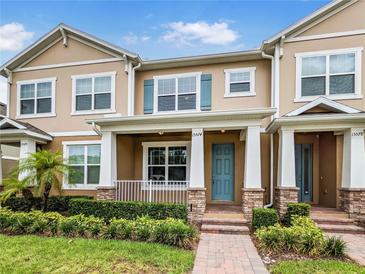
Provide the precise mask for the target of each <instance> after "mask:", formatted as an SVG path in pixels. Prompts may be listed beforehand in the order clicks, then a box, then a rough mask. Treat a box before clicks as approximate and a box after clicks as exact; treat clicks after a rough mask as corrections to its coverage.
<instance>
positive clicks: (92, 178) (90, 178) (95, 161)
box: [63, 141, 101, 188]
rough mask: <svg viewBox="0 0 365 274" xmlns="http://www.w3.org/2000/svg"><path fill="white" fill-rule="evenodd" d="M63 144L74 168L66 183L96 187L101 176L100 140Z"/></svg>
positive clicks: (82, 186)
mask: <svg viewBox="0 0 365 274" xmlns="http://www.w3.org/2000/svg"><path fill="white" fill-rule="evenodd" d="M63 145H64V155H65V157H66V159H67V161H68V164H69V166H70V168H71V170H72V172H71V174H70V176H68V178H67V182H66V181H65V183H68V185H69V186H70V187H72V186H74V187H77V188H94V187H95V186H96V185H98V184H99V177H100V153H101V145H100V142H99V141H86V142H82V141H81V142H77V141H75V142H63ZM66 187H67V186H66Z"/></svg>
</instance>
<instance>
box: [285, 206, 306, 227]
mask: <svg viewBox="0 0 365 274" xmlns="http://www.w3.org/2000/svg"><path fill="white" fill-rule="evenodd" d="M310 210H311V206H310V205H309V204H306V203H288V209H287V211H286V213H285V215H284V217H283V220H282V222H283V224H284V225H286V226H289V225H291V221H292V219H293V217H294V216H305V217H309V214H310Z"/></svg>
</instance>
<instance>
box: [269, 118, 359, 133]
mask: <svg viewBox="0 0 365 274" xmlns="http://www.w3.org/2000/svg"><path fill="white" fill-rule="evenodd" d="M351 127H358V128H364V129H365V113H356V114H343V113H333V114H310V115H303V116H292V117H280V118H277V119H275V120H273V121H272V122H271V123H270V124H269V125H268V126H267V128H266V131H267V132H268V133H275V132H276V131H277V130H278V129H279V128H286V129H293V130H294V131H298V132H318V131H339V130H344V129H348V128H351Z"/></svg>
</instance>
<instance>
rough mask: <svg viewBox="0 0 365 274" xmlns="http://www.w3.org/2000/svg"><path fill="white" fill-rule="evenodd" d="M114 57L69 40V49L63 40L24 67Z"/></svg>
mask: <svg viewBox="0 0 365 274" xmlns="http://www.w3.org/2000/svg"><path fill="white" fill-rule="evenodd" d="M112 57H113V56H112V55H110V54H108V53H105V52H102V51H99V50H97V49H95V48H93V47H90V46H87V45H85V44H83V43H80V42H79V41H76V40H74V39H72V38H69V39H68V45H67V47H65V46H64V45H63V41H62V39H61V40H60V41H59V42H57V43H56V44H55V45H53V46H52V47H51V48H50V49H49V50H46V51H45V52H43V53H42V54H40V55H39V56H37V58H35V59H34V60H32V61H30V62H29V63H28V64H26V65H25V66H24V67H35V66H43V65H53V64H61V63H70V62H79V61H88V60H95V59H105V58H112Z"/></svg>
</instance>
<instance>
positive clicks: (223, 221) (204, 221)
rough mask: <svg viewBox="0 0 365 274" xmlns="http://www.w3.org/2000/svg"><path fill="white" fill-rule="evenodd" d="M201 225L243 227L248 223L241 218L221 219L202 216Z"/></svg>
mask: <svg viewBox="0 0 365 274" xmlns="http://www.w3.org/2000/svg"><path fill="white" fill-rule="evenodd" d="M202 224H212V225H230V226H243V225H247V224H248V222H247V220H245V219H244V218H243V217H241V218H221V217H206V216H204V217H203V219H202Z"/></svg>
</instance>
